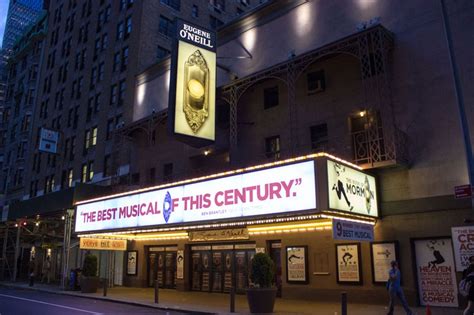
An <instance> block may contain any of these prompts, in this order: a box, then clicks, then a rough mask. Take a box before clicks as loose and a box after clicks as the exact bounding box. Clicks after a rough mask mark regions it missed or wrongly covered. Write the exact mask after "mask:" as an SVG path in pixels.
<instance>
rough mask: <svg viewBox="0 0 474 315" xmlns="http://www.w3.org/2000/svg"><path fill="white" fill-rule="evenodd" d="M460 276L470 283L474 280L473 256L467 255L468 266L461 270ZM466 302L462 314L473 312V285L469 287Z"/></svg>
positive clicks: (468, 314) (470, 314) (467, 314)
mask: <svg viewBox="0 0 474 315" xmlns="http://www.w3.org/2000/svg"><path fill="white" fill-rule="evenodd" d="M462 278H463V279H466V278H467V279H468V280H469V281H470V282H471V283H473V281H474V256H471V257H469V266H468V267H467V268H466V269H464V271H463V272H462ZM467 300H468V304H467V307H466V309H465V310H464V313H463V315H472V314H474V285H471V287H470V288H469V294H468V296H467Z"/></svg>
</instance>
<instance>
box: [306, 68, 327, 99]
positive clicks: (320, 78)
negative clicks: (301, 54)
mask: <svg viewBox="0 0 474 315" xmlns="http://www.w3.org/2000/svg"><path fill="white" fill-rule="evenodd" d="M306 83H307V85H308V94H314V93H319V92H323V91H324V90H325V89H326V80H325V78H324V70H319V71H315V72H310V73H308V74H307V75H306Z"/></svg>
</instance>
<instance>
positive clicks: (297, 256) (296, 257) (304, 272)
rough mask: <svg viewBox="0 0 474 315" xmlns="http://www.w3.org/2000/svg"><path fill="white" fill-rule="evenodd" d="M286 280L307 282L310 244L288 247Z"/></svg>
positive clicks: (299, 282) (289, 281)
mask: <svg viewBox="0 0 474 315" xmlns="http://www.w3.org/2000/svg"><path fill="white" fill-rule="evenodd" d="M286 282H288V283H295V284H307V283H309V279H308V246H287V247H286Z"/></svg>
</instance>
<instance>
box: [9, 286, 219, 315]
mask: <svg viewBox="0 0 474 315" xmlns="http://www.w3.org/2000/svg"><path fill="white" fill-rule="evenodd" d="M0 287H6V288H14V289H19V290H29V291H38V292H45V293H51V294H58V295H67V296H74V297H78V298H83V299H92V300H100V301H107V302H113V303H120V304H128V305H134V306H140V307H148V308H153V309H159V310H163V311H174V312H183V313H191V314H199V315H211V314H212V315H214V314H220V313H213V312H204V311H197V310H190V309H183V308H179V307H170V306H164V305H161V306H160V305H159V304H157V305H153V304H148V303H141V302H133V301H127V300H121V299H114V298H110V297H104V296H86V295H82V294H80V293H72V292H69V291H58V290H50V289H45V288H38V287H36V288H35V287H23V286H17V285H14V284H8V283H1V282H0Z"/></svg>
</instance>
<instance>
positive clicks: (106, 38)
mask: <svg viewBox="0 0 474 315" xmlns="http://www.w3.org/2000/svg"><path fill="white" fill-rule="evenodd" d="M108 44H109V35H107V34H104V35H102V46H101V49H102V50H105V49H107V46H108Z"/></svg>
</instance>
